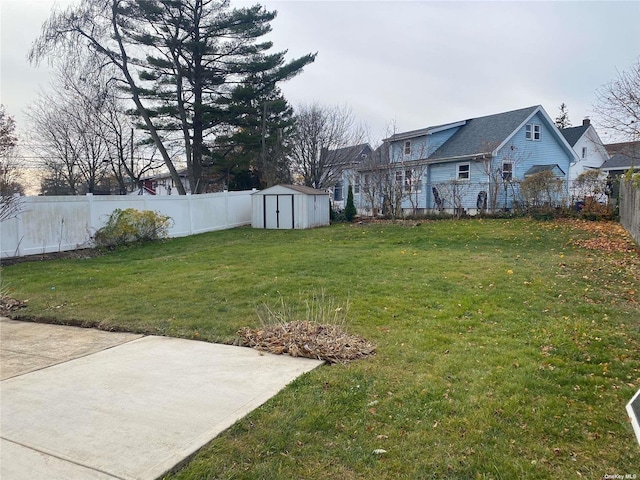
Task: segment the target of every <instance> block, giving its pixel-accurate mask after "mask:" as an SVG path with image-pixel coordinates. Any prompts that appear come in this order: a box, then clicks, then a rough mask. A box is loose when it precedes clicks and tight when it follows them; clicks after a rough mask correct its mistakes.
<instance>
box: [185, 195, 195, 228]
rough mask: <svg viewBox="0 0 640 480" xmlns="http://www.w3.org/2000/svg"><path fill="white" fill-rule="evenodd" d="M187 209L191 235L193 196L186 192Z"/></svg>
mask: <svg viewBox="0 0 640 480" xmlns="http://www.w3.org/2000/svg"><path fill="white" fill-rule="evenodd" d="M186 202H187V209H188V210H189V235H193V196H192V195H191V193H190V192H189V193H187V199H186Z"/></svg>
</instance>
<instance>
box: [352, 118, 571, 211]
mask: <svg viewBox="0 0 640 480" xmlns="http://www.w3.org/2000/svg"><path fill="white" fill-rule="evenodd" d="M450 125H451V127H450V128H446V127H447V126H446V125H445V126H439V127H429V128H427V129H423V130H417V131H414V132H407V133H404V134H399V135H396V136H394V137H392V139H390V143H389V146H388V148H389V151H388V152H389V159H388V161H389V165H388V170H387V172H388V179H389V181H390V182H394V184H395V185H400V183H399V180H400V179H403V183H402V184H401V185H402V187H403V190H402V191H403V194H404V198H403V200H402V208H403V209H404V210H405V212H406V213H411V211H412V209H417V212H416V213H422V212H424V211H437V210H440V209H441V208H443V209H445V210H446V211H449V212H451V211H452V210H453V209H454V208H456V207H458V208H462V209H464V210H465V211H466V212H467V213H469V214H475V213H477V212H478V211H480V210H484V209H491V208H492V207H495V208H498V209H502V208H513V206H514V201H519V199H520V198H519V188H518V185H519V181H521V180H523V179H524V178H525V174H526V173H527V172H529V171H530V170H531V169H532V168H533V167H538V168H537V170H539V169H540V167H545V166H546V167H547V169H549V170H552V171H554V174H556V175H557V176H558V177H559V178H562V179H563V180H564V181H565V183H564V185H563V189H564V192H563V194H562V195H563V197H564V198H568V197H569V189H568V182H567V180H568V172H569V166H570V165H571V163H572V162H575V161H577V160H578V157H577V155H576V154H575V152H574V151H573V150H572V149H571V147H570V145H569V144H567V142H566V141H565V139H564V137H563V136H562V134H561V133H560V132H559V130H558V129H557V128H556V127H555V125H554V124H553V121H552V120H551V119H550V118H549V116H548V115H547V114H546V112H544V109H542V107H540V106H533V107H527V108H524V109H519V110H514V111H511V112H504V113H500V114H495V115H489V116H486V117H478V118H476V119H471V120H466V121H462V122H457V123H456V124H450ZM430 132H434V133H430ZM456 134H458V135H456ZM413 135H415V136H413ZM407 141H410V142H411V152H410V153H408V154H405V148H406V142H407ZM495 149H497V150H495ZM505 163H506V164H509V165H510V168H509V169H508V171H510V173H511V178H512V179H513V180H514V181H513V182H511V181H507V182H503V181H502V178H503V177H502V175H503V173H504V172H505V171H507V170H504V169H503V167H504V164H505ZM555 165H557V168H553V167H554V166H555ZM407 170H410V171H411V179H412V181H411V184H412V185H413V188H412V190H411V193H410V192H409V191H408V189H407V188H406V178H407V175H406V172H407ZM365 173H366V172H356V171H350V172H345V174H344V176H343V180H342V184H343V185H344V197H345V198H346V192H347V185H349V184H351V185H354V186H359V191H358V189H357V188H356V189H355V190H354V197H355V198H354V199H355V203H356V207H357V208H358V209H359V210H361V211H362V212H363V213H364V212H365V211H366V210H367V209H369V211H370V207H371V205H369V199H368V197H367V195H365V192H364V176H363V175H364V174H365ZM378 173H379V171H378ZM396 174H398V175H396ZM505 187H506V189H505ZM434 189H435V193H434ZM380 203H381V202H378V205H377V206H376V208H379V207H380ZM384 213H388V212H384Z"/></svg>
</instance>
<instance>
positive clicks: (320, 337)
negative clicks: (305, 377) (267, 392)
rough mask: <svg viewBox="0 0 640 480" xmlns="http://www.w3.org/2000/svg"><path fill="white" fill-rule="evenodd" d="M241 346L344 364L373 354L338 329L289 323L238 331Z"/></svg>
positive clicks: (372, 348) (368, 345) (356, 338)
mask: <svg viewBox="0 0 640 480" xmlns="http://www.w3.org/2000/svg"><path fill="white" fill-rule="evenodd" d="M237 334H238V336H239V337H240V342H241V343H240V344H241V345H243V346H245V347H252V348H255V349H257V350H261V351H264V352H269V353H274V354H276V355H284V354H287V355H290V356H292V357H305V358H313V359H317V360H324V361H326V362H329V363H341V364H346V363H348V362H350V361H353V360H358V359H361V358H365V357H367V356H369V355H373V354H375V349H376V347H375V345H373V344H372V343H370V342H369V341H367V340H365V339H364V338H362V337H359V336H357V335H351V334H349V333H346V332H345V331H344V330H343V329H342V327H340V326H338V325H322V324H317V323H314V322H308V321H292V322H286V323H277V324H273V325H265V326H262V327H260V328H257V329H251V328H249V327H244V328H242V329H240V330H239V331H238V333H237Z"/></svg>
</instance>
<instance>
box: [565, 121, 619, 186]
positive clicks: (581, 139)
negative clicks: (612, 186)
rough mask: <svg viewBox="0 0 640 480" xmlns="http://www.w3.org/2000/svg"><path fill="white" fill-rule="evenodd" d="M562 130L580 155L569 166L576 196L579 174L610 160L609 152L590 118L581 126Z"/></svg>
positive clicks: (571, 182) (571, 183)
mask: <svg viewBox="0 0 640 480" xmlns="http://www.w3.org/2000/svg"><path fill="white" fill-rule="evenodd" d="M560 132H561V133H562V135H564V138H565V139H566V140H567V142H568V143H569V145H571V147H572V148H573V150H574V151H575V152H576V153H577V154H578V157H579V160H578V161H577V162H576V163H573V164H571V166H570V168H569V182H570V191H571V194H572V196H576V195H577V192H576V188H574V187H575V186H574V182H575V180H576V179H577V178H578V176H579V175H580V174H581V173H584V172H586V171H588V170H593V169H597V168H600V167H601V166H602V164H603V163H604V162H605V161H607V160H609V154H608V153H607V150H606V148H605V147H604V145H603V144H602V140H600V137H599V136H598V133H597V132H596V130H595V128H593V125H591V122H590V120H589V119H588V118H585V119H584V120H583V121H582V125H580V126H579V127H570V128H563V129H561V130H560ZM605 176H606V175H605Z"/></svg>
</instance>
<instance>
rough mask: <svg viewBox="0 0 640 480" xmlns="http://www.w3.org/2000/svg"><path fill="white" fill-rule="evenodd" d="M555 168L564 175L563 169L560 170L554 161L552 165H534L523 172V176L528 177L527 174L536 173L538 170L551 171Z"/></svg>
mask: <svg viewBox="0 0 640 480" xmlns="http://www.w3.org/2000/svg"><path fill="white" fill-rule="evenodd" d="M556 168H557V169H558V170H560V172H562V175H564V173H565V172H564V170H562V169H561V168H560V166H559V165H558V164H556V163H554V164H552V165H534V166H533V167H531V168H530V169H529V170H527V171H526V172H524V176H525V177H528V176H529V175H535V174H536V173H540V172H553V171H554V170H555V169H556Z"/></svg>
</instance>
